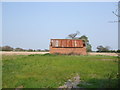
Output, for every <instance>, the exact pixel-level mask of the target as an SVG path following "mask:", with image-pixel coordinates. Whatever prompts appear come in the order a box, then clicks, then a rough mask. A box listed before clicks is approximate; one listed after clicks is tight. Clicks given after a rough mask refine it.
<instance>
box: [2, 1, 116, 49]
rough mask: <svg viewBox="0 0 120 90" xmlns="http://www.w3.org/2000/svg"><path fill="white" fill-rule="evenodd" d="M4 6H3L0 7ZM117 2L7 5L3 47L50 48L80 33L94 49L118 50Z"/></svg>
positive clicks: (4, 7)
mask: <svg viewBox="0 0 120 90" xmlns="http://www.w3.org/2000/svg"><path fill="white" fill-rule="evenodd" d="M0 5H1V4H0ZM116 8H117V3H114V2H70V3H68V2H66V3H65V2H63V3H62V2H57V3H55V2H19V3H17V2H11V3H10V2H6V3H5V2H4V3H2V10H3V11H2V20H3V22H2V24H3V34H2V37H3V45H9V46H12V47H14V48H16V47H21V48H25V49H29V48H31V49H49V43H50V39H64V38H66V37H67V35H68V34H71V33H75V32H76V31H80V36H81V35H86V36H88V38H89V41H90V44H91V45H92V49H93V50H96V47H97V46H99V45H103V46H110V47H111V49H117V48H118V24H117V23H109V21H115V20H117V17H116V16H115V15H114V14H113V13H112V11H114V10H115V9H116Z"/></svg>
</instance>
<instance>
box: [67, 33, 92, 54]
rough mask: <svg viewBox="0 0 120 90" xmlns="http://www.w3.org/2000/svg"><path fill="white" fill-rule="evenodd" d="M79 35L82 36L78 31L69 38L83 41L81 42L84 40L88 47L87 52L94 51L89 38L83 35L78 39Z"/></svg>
mask: <svg viewBox="0 0 120 90" xmlns="http://www.w3.org/2000/svg"><path fill="white" fill-rule="evenodd" d="M78 34H80V32H79V31H76V33H73V34H69V35H68V37H69V38H71V39H81V40H83V41H84V42H85V46H86V49H87V52H90V51H92V46H91V44H90V43H89V40H88V37H87V36H85V35H82V36H81V37H76V36H77V35H78Z"/></svg>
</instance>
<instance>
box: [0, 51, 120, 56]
mask: <svg viewBox="0 0 120 90" xmlns="http://www.w3.org/2000/svg"><path fill="white" fill-rule="evenodd" d="M47 53H49V52H14V51H2V52H0V54H2V55H30V54H47ZM88 55H107V56H119V55H120V53H98V52H89V53H88Z"/></svg>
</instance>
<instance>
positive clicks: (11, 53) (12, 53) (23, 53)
mask: <svg viewBox="0 0 120 90" xmlns="http://www.w3.org/2000/svg"><path fill="white" fill-rule="evenodd" d="M0 53H1V52H0ZM46 53H49V52H12V51H11V52H5V51H3V52H2V55H30V54H46Z"/></svg>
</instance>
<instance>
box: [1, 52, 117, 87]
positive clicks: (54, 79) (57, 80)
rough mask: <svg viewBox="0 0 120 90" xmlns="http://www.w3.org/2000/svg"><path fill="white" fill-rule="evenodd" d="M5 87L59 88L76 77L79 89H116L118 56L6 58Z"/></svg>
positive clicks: (46, 55) (20, 56) (3, 58)
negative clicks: (78, 81)
mask: <svg viewBox="0 0 120 90" xmlns="http://www.w3.org/2000/svg"><path fill="white" fill-rule="evenodd" d="M2 62H3V66H2V70H3V72H2V79H3V81H2V86H3V88H16V87H21V86H23V87H24V88H58V87H59V86H61V85H64V82H66V81H67V80H68V79H70V78H72V77H74V76H75V75H76V74H79V75H80V80H81V82H80V84H79V85H78V86H79V87H85V88H100V87H102V88H103V87H104V88H111V87H117V83H118V82H117V81H118V75H117V74H118V58H117V57H116V56H100V55H99V56H89V55H88V56H65V55H50V54H45V55H11V56H7V55H3V56H2Z"/></svg>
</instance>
